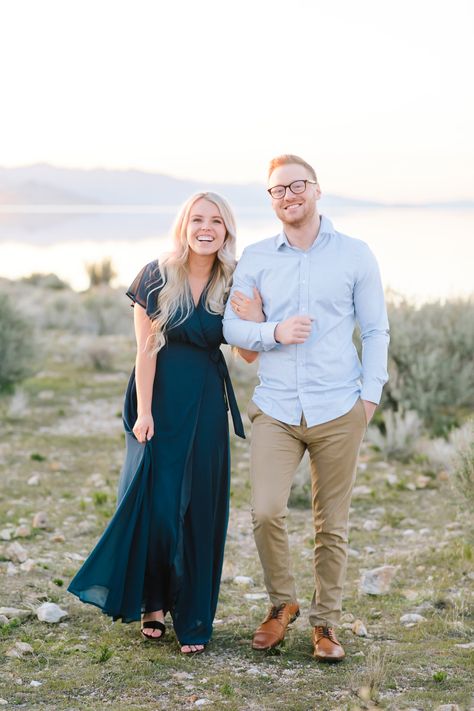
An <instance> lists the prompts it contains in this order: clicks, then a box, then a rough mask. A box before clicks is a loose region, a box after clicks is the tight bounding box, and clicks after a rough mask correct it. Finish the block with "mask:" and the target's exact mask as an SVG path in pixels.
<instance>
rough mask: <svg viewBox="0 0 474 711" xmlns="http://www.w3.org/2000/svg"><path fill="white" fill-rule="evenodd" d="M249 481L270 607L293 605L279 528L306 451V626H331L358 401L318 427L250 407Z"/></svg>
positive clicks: (356, 443)
mask: <svg viewBox="0 0 474 711" xmlns="http://www.w3.org/2000/svg"><path fill="white" fill-rule="evenodd" d="M248 415H249V418H250V421H251V422H252V443H251V447H250V476H251V484H252V519H253V528H254V536H255V543H256V545H257V550H258V554H259V556H260V561H261V564H262V567H263V574H264V580H265V586H266V588H267V591H268V594H269V597H270V601H271V603H272V605H280V604H281V603H283V602H296V599H297V597H296V588H295V580H294V576H293V574H292V572H291V561H290V549H289V543H288V533H287V528H286V517H287V514H288V498H289V495H290V490H291V485H292V482H293V477H294V474H295V471H296V469H297V467H298V464H299V463H300V461H301V459H302V457H303V454H304V452H305V450H306V449H307V450H308V453H309V457H310V462H311V489H312V502H313V519H314V531H315V548H314V575H315V583H316V587H315V591H314V595H313V600H312V603H311V610H310V616H309V620H310V623H311V625H312V626H313V627H314V626H318V625H328V626H334V625H336V624H337V623H338V621H339V618H340V615H341V607H342V587H343V583H344V578H345V573H346V564H347V543H348V519H349V507H350V502H351V496H352V489H353V486H354V481H355V476H356V467H357V457H358V454H359V448H360V444H361V442H362V439H363V436H364V433H365V430H366V428H367V420H366V415H365V410H364V406H363V404H362V401H361V400H357V402H356V404H355V405H354V407H353V408H352V410H350V411H349V412H347V413H346V414H345V415H342V416H341V417H337V418H336V419H335V420H330V421H329V422H325V423H323V424H321V425H315V426H314V427H307V425H306V421H305V419H304V417H303V418H302V420H301V424H300V425H287V424H285V423H284V422H280V421H279V420H275V419H274V418H273V417H270V416H269V415H266V414H265V413H264V412H262V411H261V410H260V409H259V408H258V407H257V405H255V403H254V402H253V401H252V402H251V403H250V406H249V409H248Z"/></svg>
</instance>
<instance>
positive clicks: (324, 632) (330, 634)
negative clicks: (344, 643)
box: [316, 626, 339, 644]
mask: <svg viewBox="0 0 474 711" xmlns="http://www.w3.org/2000/svg"><path fill="white" fill-rule="evenodd" d="M316 629H317V630H318V633H319V634H320V635H321V637H326V638H327V639H329V640H331V642H334V644H339V642H338V641H337V639H336V635H335V634H334V628H333V627H324V626H321V627H316Z"/></svg>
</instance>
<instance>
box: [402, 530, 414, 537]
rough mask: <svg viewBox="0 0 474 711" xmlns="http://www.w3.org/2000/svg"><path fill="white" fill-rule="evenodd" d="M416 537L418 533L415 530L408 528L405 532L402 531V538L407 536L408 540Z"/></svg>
mask: <svg viewBox="0 0 474 711" xmlns="http://www.w3.org/2000/svg"><path fill="white" fill-rule="evenodd" d="M415 535H416V531H414V530H413V528H406V529H405V530H404V531H402V536H406V537H407V538H411V537H412V536H415Z"/></svg>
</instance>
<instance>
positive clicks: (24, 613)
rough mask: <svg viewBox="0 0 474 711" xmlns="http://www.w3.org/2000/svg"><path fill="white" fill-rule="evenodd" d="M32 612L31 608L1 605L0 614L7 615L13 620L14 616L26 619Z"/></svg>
mask: <svg viewBox="0 0 474 711" xmlns="http://www.w3.org/2000/svg"><path fill="white" fill-rule="evenodd" d="M32 614H33V613H32V612H31V610H20V609H19V608H18V607H0V615H5V617H8V619H9V620H12V619H13V618H14V617H16V618H17V619H19V620H24V619H25V618H26V617H30V616H31V615H32Z"/></svg>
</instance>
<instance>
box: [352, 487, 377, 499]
mask: <svg viewBox="0 0 474 711" xmlns="http://www.w3.org/2000/svg"><path fill="white" fill-rule="evenodd" d="M371 493H372V489H371V488H370V486H366V485H365V484H361V485H360V486H354V489H353V490H352V496H353V497H354V498H358V497H359V496H370V494H371Z"/></svg>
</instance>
